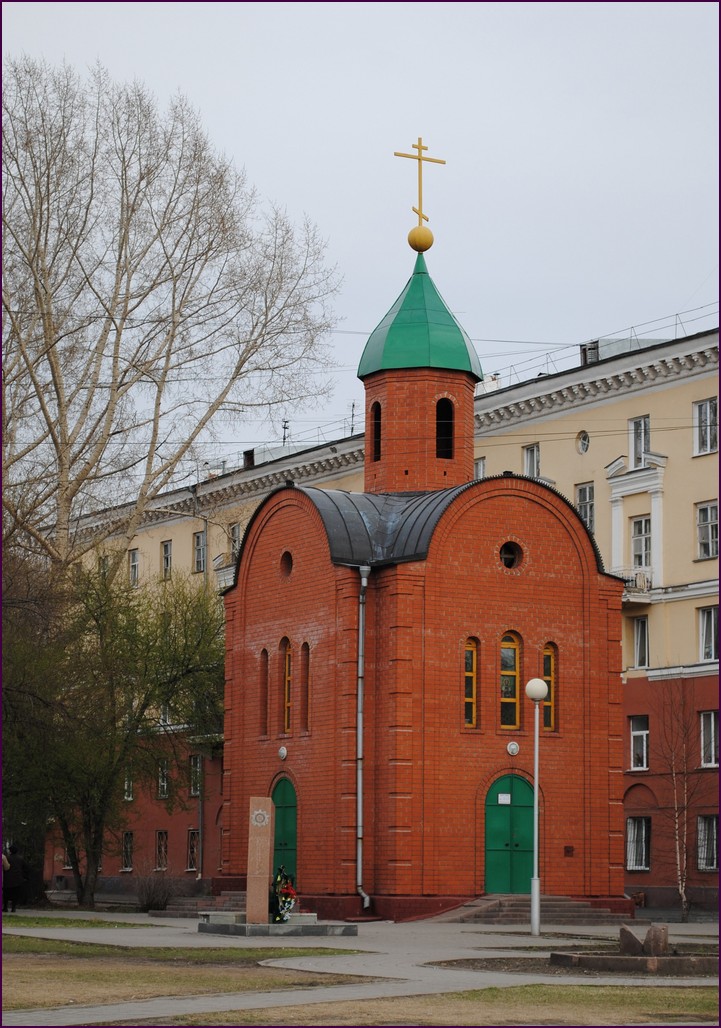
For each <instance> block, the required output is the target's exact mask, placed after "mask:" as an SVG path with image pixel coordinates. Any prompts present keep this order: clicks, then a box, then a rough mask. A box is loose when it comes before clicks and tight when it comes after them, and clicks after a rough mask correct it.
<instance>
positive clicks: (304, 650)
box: [300, 643, 310, 732]
mask: <svg viewBox="0 0 721 1028" xmlns="http://www.w3.org/2000/svg"><path fill="white" fill-rule="evenodd" d="M300 730H301V732H308V731H310V646H309V645H308V643H303V645H302V646H301V648H300Z"/></svg>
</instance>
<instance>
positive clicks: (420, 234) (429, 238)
mask: <svg viewBox="0 0 721 1028" xmlns="http://www.w3.org/2000/svg"><path fill="white" fill-rule="evenodd" d="M408 245H409V246H410V248H411V250H415V251H416V253H425V252H426V250H430V248H431V247H432V246H433V233H432V232H431V230H430V229H429V228H428V227H427V226H426V225H414V226H413V228H412V229H411V230H410V232H409V233H408Z"/></svg>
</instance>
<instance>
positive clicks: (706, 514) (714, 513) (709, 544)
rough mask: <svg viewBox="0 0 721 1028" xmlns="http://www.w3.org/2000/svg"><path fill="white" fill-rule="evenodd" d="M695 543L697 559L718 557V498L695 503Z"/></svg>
mask: <svg viewBox="0 0 721 1028" xmlns="http://www.w3.org/2000/svg"><path fill="white" fill-rule="evenodd" d="M696 543H697V553H696V556H697V558H698V560H710V559H711V558H712V557H718V500H708V501H706V502H705V503H697V504H696Z"/></svg>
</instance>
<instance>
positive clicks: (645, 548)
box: [631, 514, 651, 568]
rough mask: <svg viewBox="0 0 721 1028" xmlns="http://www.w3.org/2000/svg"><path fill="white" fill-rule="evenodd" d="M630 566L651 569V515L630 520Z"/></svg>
mask: <svg viewBox="0 0 721 1028" xmlns="http://www.w3.org/2000/svg"><path fill="white" fill-rule="evenodd" d="M631 564H632V565H633V567H635V568H650V567H651V515H650V514H644V516H643V517H640V518H631Z"/></svg>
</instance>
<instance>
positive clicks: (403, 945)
mask: <svg viewBox="0 0 721 1028" xmlns="http://www.w3.org/2000/svg"><path fill="white" fill-rule="evenodd" d="M24 913H30V911H24ZM42 913H43V914H45V913H46V912H45V911H43V912H42ZM68 914H69V912H67V911H62V912H58V916H68ZM72 916H73V917H81V918H83V919H87V920H89V921H90V920H100V919H103V920H107V919H112V920H113V921H115V922H120V923H123V922H125V923H130V924H132V923H141V924H146V925H149V927H148V928H147V930H139V929H137V928H127V929H123V928H112V929H107V928H52V927H50V926H49V927H47V928H13V927H12V915H9V916H8V915H6V916H5V917H4V918H3V932H4V933H6V934H11V935H30V936H36V937H41V938H46V939H66V940H67V939H71V940H74V941H78V942H95V943H111V944H115V945H120V946H187V947H197V948H209V947H223V948H225V947H228V948H237V947H241V948H246V949H248V948H253V949H255V948H267V949H273V948H275V947H277V946H278V945H283V946H284V947H286V946H287V947H297V948H299V949H300V948H302V949H307V948H322V947H327V946H329V945H330V946H332V947H333V948H335V949H343V950H346V951H348V952H346V953H342V954H339V955H337V956H332V957H312V956H304V957H298V958H286V959H284V960H269V961H268V963H269V964H270V965H271V966H277V967H288V968H293V969H297V970H306V971H321V972H323V971H326V972H334V973H337V974H348V975H359V976H372V977H374V978H376V979H378V980H377V981H374V982H368V983H359V984H356V985H354V984H348V985H333V986H329V987H327V988H322V987H314V988H313V989H312V990H303V989H290V990H284V991H283V993H282V996H281V994H280V993H278V992H275V993H273V994H272V995H270V994H268V993H265V992H264V993H248V992H244V993H223V994H216V995H208V996H188V997H182V996H178V997H176V996H163V997H158V998H156V999H150V1000H135V1001H127V1002H121V1003H108V1004H103V1005H98V1006H77V1005H73V1006H70V1007H45V1008H38V1009H33V1010H22V1011H6V1012H4V1013H3V1019H2V1023H3V1025H33V1026H37V1028H40V1026H44V1025H94V1024H98V1023H99V1022H100V1023H102V1022H107V1021H128V1022H131V1023H137V1021H140V1020H144V1019H146V1018H169V1017H174V1016H178V1015H182V1014H186V1015H193V1016H195V1015H197V1016H200V1015H202V1014H209V1013H217V1012H220V1011H226V1010H262V1009H263V1008H266V1007H277V1006H279V1005H281V1004H282V1005H283V1006H289V1005H293V1004H303V1005H306V1006H307V1005H311V1004H315V1003H327V1002H335V1001H357V1000H366V999H383V998H387V997H394V996H419V995H430V994H433V993H445V992H463V991H466V990H469V989H479V988H484V987H486V986H496V987H510V986H517V985H530V984H537V983H547V984H553V985H559V984H561V983H562V984H564V985H574V984H583V985H589V984H590V983H591V980H589V978H588V977H587V976H581V975H573V974H568V975H564V976H563V978H562V979H560V980H559V978H558V977H557V976H555V975H544V974H535V973H534V974H507V973H506V974H504V973H499V972H495V971H494V972H485V971H468V970H453V969H451V968H441V967H435V966H430V965H432V963H433V962H434V961H439V960H457V959H462V958H469V957H476V958H485V957H494V956H508V955H509V954H510V953H513V955H514V956H528V957H530V956H541V955H547V954H548V953H549V952H550V951H551V950H559V949H563V948H564V947H567V946H573V945H577V944H579V943H588V944H589V946H592V941H591V940H598V939H604V940H608V939H617V938H618V927H617V926H605V925H604V926H598V925H593V926H589V927H578V926H575V925H574V926H568V925H542V927H541V931H542V935H541V936H539V937H535V938H534V937H533V936H531V934H530V929H524V928H523V927H522V926H517V925H514V926H500V925H485V926H484V925H472V924H450V923H447V922H443V921H432V920H431V921H419V922H411V923H405V924H394V923H393V922H390V921H377V922H368V923H364V924H361V925H359V929H358V936H357V937H355V938H353V937H342V936H341V937H337V938H335V937H333V938H313V937H310V938H297V937H295V938H285V939H262V938H253V939H246V938H245V937H242V936H234V937H228V936H222V935H206V934H202V935H201V934H200V933H199V932H198V930H197V921H196V920H195V919H194V918H193V919H185V918H182V919H181V918H166V919H163V918H152V919H150V918H148V917H147V916H146V915H144V914H100V913H89V912H78V911H74V912H73V914H72ZM645 931H646V926H643V927H642V926H639V935H641V936H642V935H643V934H644V933H645ZM669 939H670V942H671V944H672V945H673V944H677V943H694V942H695V943H702V942H710V943H718V924H716V923H712V922H701V923H689V924H670V925H669ZM352 950H362V952H358V953H354V952H352ZM592 982H593V984H594V985H603V984H612V985H638V984H639V980H638V978H630V977H629V978H626V977H621V976H619V975H614V976H609V977H594V978H593V979H592ZM716 982H717V980H713V981H712V980H710V979H708V978H706V979H699V978H668V977H663V978H651V977H648V978H644V979H643V984H644V985H650V986H665V985H677V986H688V985H703V984H706V985H711V984H716ZM196 1023H197V1024H202V1021H201V1020H198V1021H197V1022H196ZM707 1023H708V1022H707ZM715 1023H716V1024H718V1021H716V1022H715Z"/></svg>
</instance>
